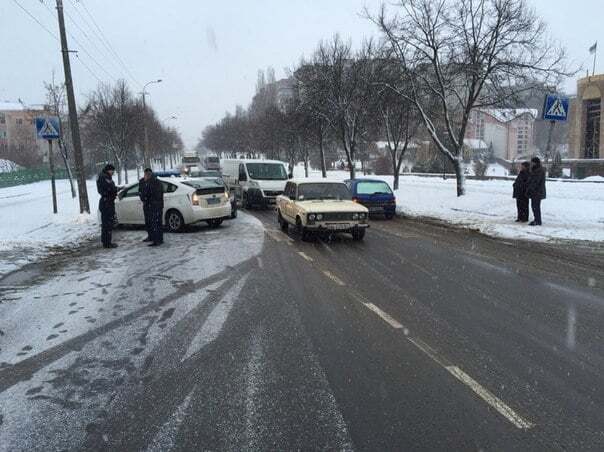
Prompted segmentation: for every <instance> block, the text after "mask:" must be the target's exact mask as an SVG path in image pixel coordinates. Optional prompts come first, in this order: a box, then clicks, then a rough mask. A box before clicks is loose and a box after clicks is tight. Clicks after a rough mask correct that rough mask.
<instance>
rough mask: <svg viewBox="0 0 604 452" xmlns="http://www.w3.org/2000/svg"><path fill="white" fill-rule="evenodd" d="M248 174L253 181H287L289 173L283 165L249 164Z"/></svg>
mask: <svg viewBox="0 0 604 452" xmlns="http://www.w3.org/2000/svg"><path fill="white" fill-rule="evenodd" d="M246 166H247V172H248V174H249V175H250V178H252V179H259V180H286V179H287V172H286V171H285V167H284V166H283V164H281V163H247V164H246Z"/></svg>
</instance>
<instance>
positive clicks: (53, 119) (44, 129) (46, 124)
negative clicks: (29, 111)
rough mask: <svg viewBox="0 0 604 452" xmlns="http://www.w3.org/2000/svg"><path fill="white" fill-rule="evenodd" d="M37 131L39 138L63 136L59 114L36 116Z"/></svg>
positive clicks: (46, 138) (48, 138)
mask: <svg viewBox="0 0 604 452" xmlns="http://www.w3.org/2000/svg"><path fill="white" fill-rule="evenodd" d="M36 132H37V134H38V138H42V139H44V140H58V139H59V138H61V126H60V123H59V117H58V116H43V117H38V118H36Z"/></svg>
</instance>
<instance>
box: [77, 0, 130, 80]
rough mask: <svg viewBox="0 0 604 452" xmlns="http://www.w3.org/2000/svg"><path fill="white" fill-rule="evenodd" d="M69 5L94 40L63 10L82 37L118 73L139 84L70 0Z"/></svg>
mask: <svg viewBox="0 0 604 452" xmlns="http://www.w3.org/2000/svg"><path fill="white" fill-rule="evenodd" d="M71 4H72V5H73V7H74V11H75V12H76V13H77V15H78V16H79V17H80V19H81V21H82V23H83V24H84V25H85V26H86V27H87V28H88V29H89V30H88V31H89V33H90V34H92V35H93V37H94V39H93V38H92V37H90V35H89V34H88V33H87V32H86V30H84V28H83V27H82V26H81V25H80V24H79V23H78V21H77V20H76V19H75V18H74V17H73V16H72V15H71V14H69V11H67V10H66V9H65V14H66V15H67V17H68V18H69V20H70V21H71V22H72V23H73V24H74V25H75V26H76V27H77V28H78V29H79V30H80V31H81V33H82V34H83V35H84V37H85V38H86V39H87V40H88V41H89V42H90V43H91V44H92V45H93V46H94V48H95V49H96V50H97V51H98V53H99V54H103V55H106V56H108V57H109V58H108V59H109V60H111V61H112V62H113V64H114V66H115V67H116V68H117V69H118V71H122V70H124V71H125V75H126V77H129V78H130V80H131V81H132V82H134V84H135V85H136V84H139V83H138V82H137V81H136V79H134V78H133V77H132V74H131V73H130V72H129V71H128V68H127V67H125V65H124V64H123V63H122V62H121V61H120V60H119V59H117V58H116V57H114V55H112V51H111V49H109V48H108V46H107V44H106V43H105V42H104V41H103V38H102V37H100V36H99V35H98V32H97V31H96V30H95V29H94V28H93V26H92V25H91V24H90V22H89V21H88V19H86V17H84V15H83V14H82V13H81V12H80V10H79V9H78V8H77V7H76V5H75V3H74V1H73V0H71ZM98 42H101V44H103V46H104V47H105V48H104V49H101V47H99V45H98V44H97V43H98ZM120 66H121V67H120Z"/></svg>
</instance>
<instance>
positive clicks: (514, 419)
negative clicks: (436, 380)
mask: <svg viewBox="0 0 604 452" xmlns="http://www.w3.org/2000/svg"><path fill="white" fill-rule="evenodd" d="M446 369H447V371H448V372H449V373H450V374H451V375H453V376H454V377H455V378H457V379H458V380H459V381H461V382H462V383H463V384H465V385H466V386H468V387H469V388H470V389H471V390H472V391H474V392H475V393H476V394H477V395H478V396H479V397H480V398H481V399H482V400H484V401H485V402H486V403H488V404H489V405H490V406H492V407H493V408H495V409H496V410H497V412H498V413H499V414H501V415H502V416H504V417H505V418H506V419H507V420H508V421H510V422H511V423H512V424H514V425H515V426H516V427H517V428H519V429H521V430H528V429H530V428H533V427H534V426H535V424H533V423H532V422H529V421H527V420H525V419H524V418H522V417H521V416H520V415H519V414H517V413H516V412H515V411H514V410H512V409H511V408H510V407H509V406H507V405H506V404H505V403H504V402H503V401H502V400H501V399H499V398H498V397H497V396H496V395H494V394H493V393H492V392H490V391H489V390H488V389H486V388H484V387H483V386H482V385H481V384H480V383H478V382H477V381H476V380H474V379H473V378H472V377H470V376H469V375H468V374H467V373H465V372H464V371H463V370H461V369H460V368H459V367H457V366H447V367H446Z"/></svg>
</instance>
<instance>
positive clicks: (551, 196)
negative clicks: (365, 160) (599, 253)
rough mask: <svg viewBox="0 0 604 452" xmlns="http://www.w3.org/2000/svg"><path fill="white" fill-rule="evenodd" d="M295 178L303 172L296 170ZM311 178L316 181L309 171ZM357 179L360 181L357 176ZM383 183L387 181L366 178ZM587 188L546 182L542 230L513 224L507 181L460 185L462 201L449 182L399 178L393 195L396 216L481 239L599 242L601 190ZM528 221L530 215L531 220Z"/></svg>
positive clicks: (603, 237)
mask: <svg viewBox="0 0 604 452" xmlns="http://www.w3.org/2000/svg"><path fill="white" fill-rule="evenodd" d="M294 175H295V176H296V177H304V169H303V168H301V167H296V169H295V171H294ZM311 176H312V177H318V176H320V172H318V171H315V170H313V171H312V173H311ZM328 177H330V178H334V179H342V180H343V179H347V178H348V177H349V174H348V173H347V172H345V171H329V173H328ZM358 177H363V176H358ZM368 177H371V178H377V179H382V180H385V181H386V182H388V183H389V184H390V186H391V187H392V182H393V177H392V176H368ZM599 180H600V178H593V182H591V183H590V182H562V181H556V182H553V181H548V182H547V184H546V188H547V199H545V200H544V201H543V202H542V204H541V210H542V216H543V226H541V227H531V226H528V225H526V224H518V223H515V222H514V220H515V219H516V200H514V199H512V183H513V180H486V181H479V180H466V192H467V193H466V195H465V196H462V197H459V198H458V197H457V196H456V190H455V178H453V177H449V178H447V179H446V180H443V179H442V178H440V177H421V176H401V177H400V188H399V190H397V191H396V199H397V211H398V213H399V214H401V215H407V216H411V217H427V218H433V219H438V220H442V221H445V222H449V223H451V224H455V225H458V226H463V227H467V228H470V229H476V230H478V231H480V232H482V233H484V234H487V235H491V236H495V237H502V238H513V239H523V240H535V241H549V240H588V241H597V242H602V241H604V184H603V183H597V181H599ZM531 215H532V214H531Z"/></svg>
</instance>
